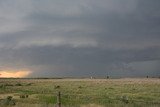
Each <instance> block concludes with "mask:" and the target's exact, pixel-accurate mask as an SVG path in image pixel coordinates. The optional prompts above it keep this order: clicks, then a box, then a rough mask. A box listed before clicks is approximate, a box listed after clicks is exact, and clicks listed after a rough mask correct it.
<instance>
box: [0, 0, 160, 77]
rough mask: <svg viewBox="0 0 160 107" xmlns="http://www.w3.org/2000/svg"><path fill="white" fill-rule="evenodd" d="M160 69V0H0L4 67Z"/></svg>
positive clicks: (98, 72)
mask: <svg viewBox="0 0 160 107" xmlns="http://www.w3.org/2000/svg"><path fill="white" fill-rule="evenodd" d="M7 70H10V71H14V72H16V71H18V70H29V71H31V73H30V74H29V75H28V76H29V77H57V76H105V75H110V76H116V77H121V76H130V77H136V76H138V77H139V76H146V75H150V76H158V75H160V0H0V72H2V71H7Z"/></svg>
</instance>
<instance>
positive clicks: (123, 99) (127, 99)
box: [121, 96, 129, 104]
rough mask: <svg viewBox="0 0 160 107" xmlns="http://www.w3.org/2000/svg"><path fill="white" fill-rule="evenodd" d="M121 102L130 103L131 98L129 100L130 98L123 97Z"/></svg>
mask: <svg viewBox="0 0 160 107" xmlns="http://www.w3.org/2000/svg"><path fill="white" fill-rule="evenodd" d="M121 100H122V102H124V103H126V104H127V103H129V98H128V96H122V97H121Z"/></svg>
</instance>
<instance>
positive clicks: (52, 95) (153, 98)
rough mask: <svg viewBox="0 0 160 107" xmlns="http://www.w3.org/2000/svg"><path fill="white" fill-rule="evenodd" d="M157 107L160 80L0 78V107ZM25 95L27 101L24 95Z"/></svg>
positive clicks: (159, 95) (159, 101)
mask: <svg viewBox="0 0 160 107" xmlns="http://www.w3.org/2000/svg"><path fill="white" fill-rule="evenodd" d="M59 91H60V92H61V101H62V105H63V106H62V107H160V79H149V78H148V79H130V78H126V79H0V107H10V106H12V105H9V106H8V105H7V104H6V105H5V104H3V102H4V100H5V99H6V98H7V97H8V96H12V97H13V101H14V102H15V105H14V106H13V107H54V106H55V107H56V103H57V93H58V92H59ZM25 95H27V96H28V97H27V98H23V96H25Z"/></svg>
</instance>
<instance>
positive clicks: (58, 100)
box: [57, 91, 61, 107]
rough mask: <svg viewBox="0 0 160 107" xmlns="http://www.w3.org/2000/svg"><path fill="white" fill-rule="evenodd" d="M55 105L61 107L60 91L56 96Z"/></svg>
mask: <svg viewBox="0 0 160 107" xmlns="http://www.w3.org/2000/svg"><path fill="white" fill-rule="evenodd" d="M57 104H58V107H61V92H60V91H59V92H58V95H57Z"/></svg>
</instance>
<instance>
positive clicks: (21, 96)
mask: <svg viewBox="0 0 160 107" xmlns="http://www.w3.org/2000/svg"><path fill="white" fill-rule="evenodd" d="M19 97H20V98H28V97H29V96H28V95H26V94H23V95H20V96H19Z"/></svg>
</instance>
